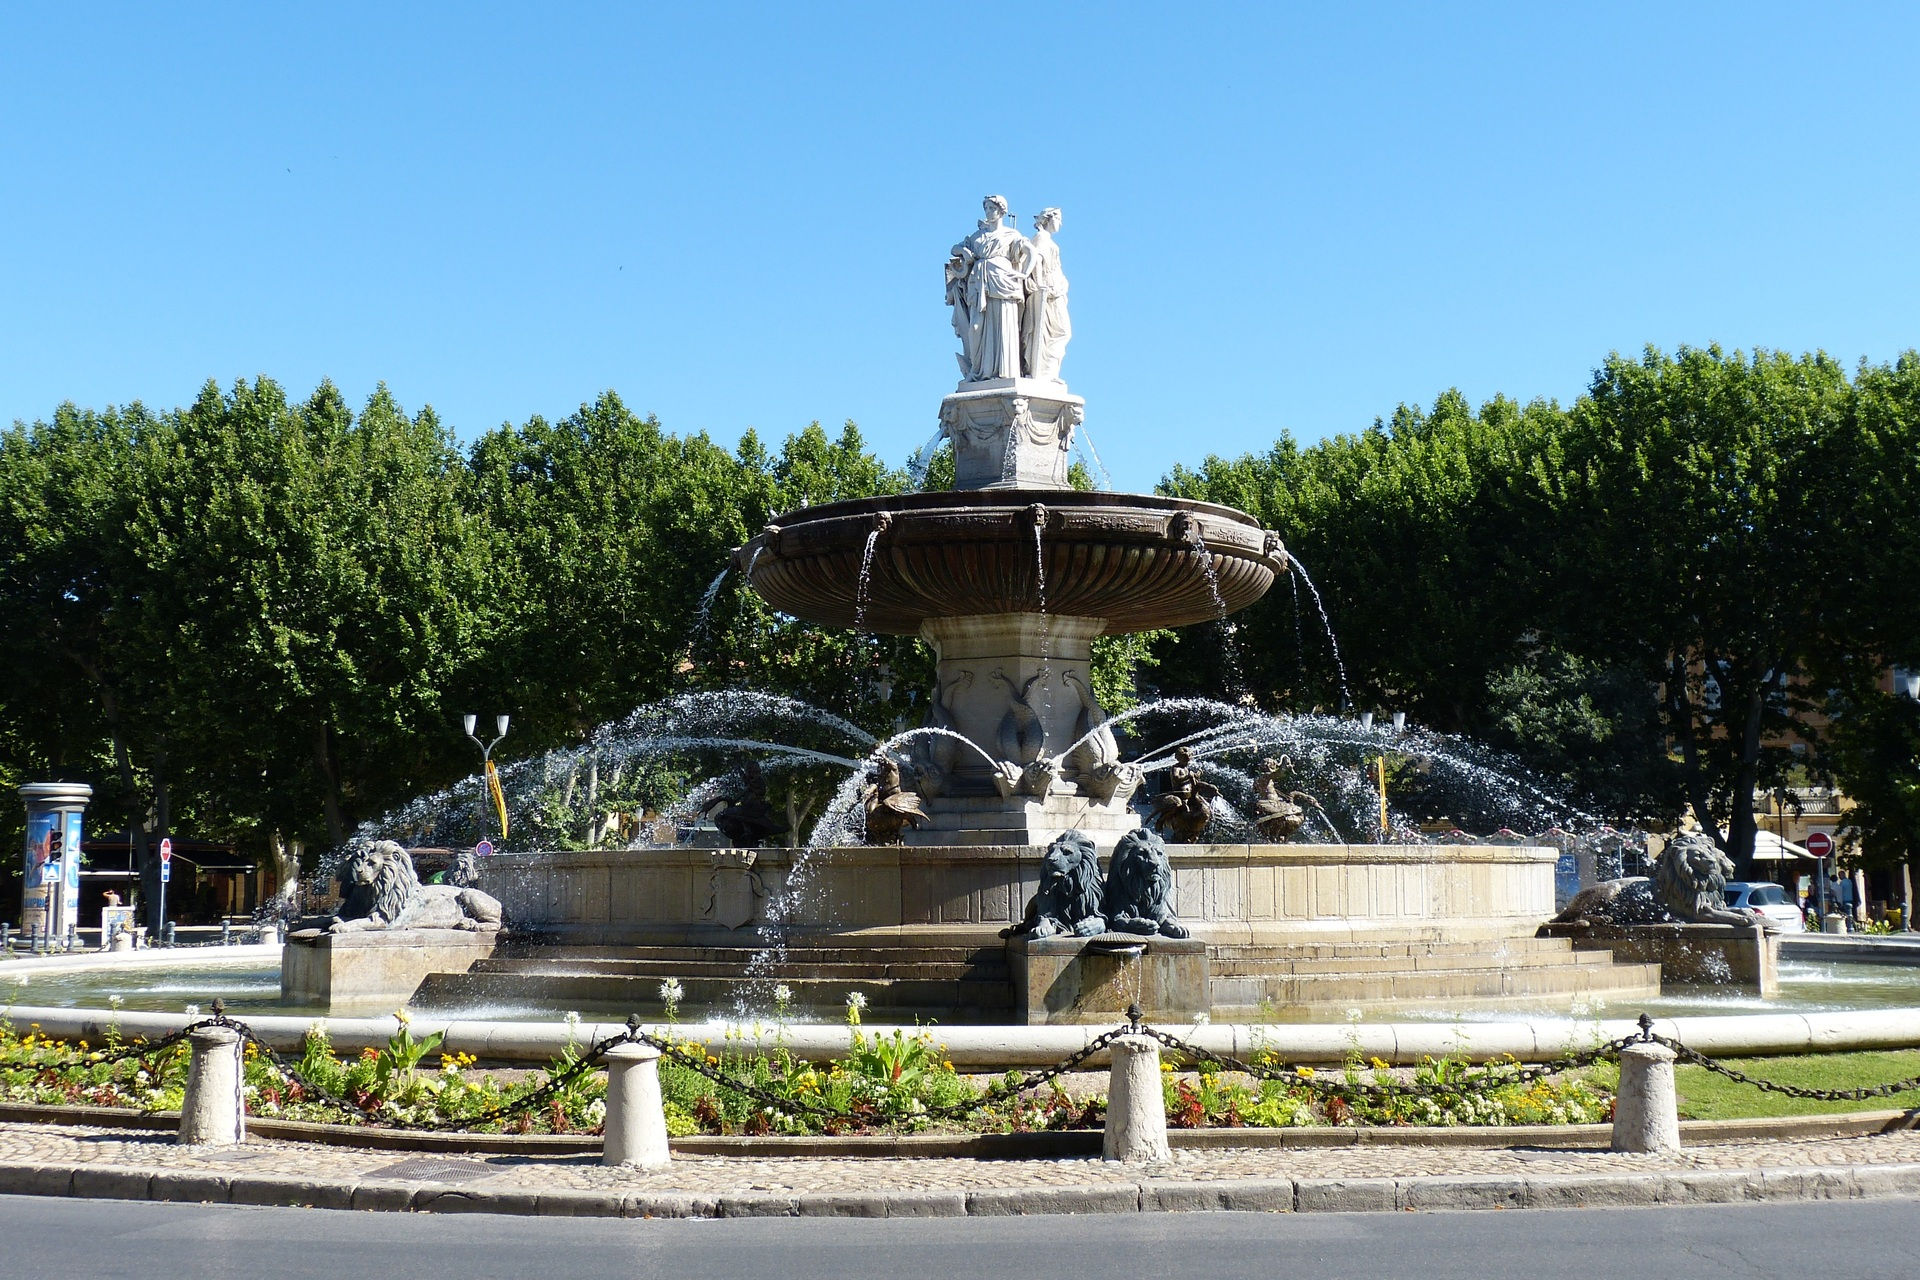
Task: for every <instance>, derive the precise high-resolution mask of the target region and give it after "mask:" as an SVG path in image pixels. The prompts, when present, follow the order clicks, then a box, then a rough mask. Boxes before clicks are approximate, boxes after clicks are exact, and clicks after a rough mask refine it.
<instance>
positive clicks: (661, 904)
mask: <svg viewBox="0 0 1920 1280" xmlns="http://www.w3.org/2000/svg"><path fill="white" fill-rule="evenodd" d="M796 852H800V853H801V854H802V862H801V867H800V870H799V871H798V872H797V873H796V871H795V869H794V856H795V854H796ZM1043 853H1044V850H1042V849H1041V848H1039V847H1036V846H1028V845H1006V846H985V847H935V848H906V847H888V848H874V847H864V846H856V847H840V848H831V849H819V850H812V851H795V850H787V849H765V850H758V851H753V856H752V857H751V859H749V858H748V857H747V856H746V852H745V851H740V850H706V849H685V848H667V849H639V850H616V851H598V852H589V853H553V854H547V853H531V854H499V855H496V856H494V857H492V858H490V859H487V860H486V861H485V862H484V863H483V864H482V874H483V879H482V882H481V886H480V887H481V888H483V889H485V890H486V891H487V892H488V893H491V894H493V895H494V896H495V897H497V898H499V899H500V900H501V902H502V903H503V904H504V905H505V907H506V910H507V914H508V919H509V920H510V922H512V923H513V924H514V925H515V926H517V927H522V928H529V929H532V930H534V931H536V932H539V933H542V934H546V935H548V936H551V937H553V938H554V939H556V940H558V941H562V942H567V943H574V944H608V945H618V944H622V943H628V944H643V943H646V944H660V943H673V942H682V941H684V942H689V943H713V942H732V943H734V944H735V945H738V944H740V943H742V942H747V941H750V940H751V939H752V937H753V933H754V930H753V928H752V926H753V925H754V924H757V923H760V922H762V921H764V919H765V916H766V908H767V904H768V902H769V901H770V900H771V899H772V898H774V897H776V896H777V895H779V894H780V893H781V891H782V889H783V888H784V886H785V885H786V883H787V881H788V878H789V877H793V878H794V879H795V880H796V882H797V883H798V884H799V885H800V886H801V887H802V888H801V892H800V894H799V896H798V899H797V902H796V904H795V906H794V908H793V910H792V912H791V914H790V916H789V918H788V920H787V922H786V923H787V926H788V929H789V931H790V932H791V933H794V934H803V935H818V936H845V937H847V938H848V939H849V940H850V941H851V940H855V939H858V940H861V941H870V942H871V943H873V944H874V945H876V946H886V945H955V944H973V943H982V944H983V943H988V942H991V941H993V940H995V939H997V937H998V935H999V932H1000V930H1002V929H1004V928H1006V927H1007V926H1008V925H1011V924H1014V923H1017V922H1018V921H1019V920H1020V919H1021V918H1022V916H1023V915H1024V913H1025V910H1026V905H1027V901H1028V899H1029V898H1031V897H1032V896H1033V893H1034V890H1035V889H1036V887H1037V886H1038V884H1039V879H1040V863H1041V857H1042V855H1043ZM1169 853H1170V855H1171V859H1172V863H1173V872H1174V892H1175V910H1176V911H1177V912H1178V914H1179V915H1180V917H1181V919H1182V920H1183V921H1185V922H1186V923H1187V925H1188V926H1189V927H1190V928H1191V929H1192V930H1193V934H1194V936H1195V937H1196V938H1199V939H1202V940H1204V941H1207V942H1213V943H1254V944H1289V943H1305V942H1343V941H1376V940H1378V941H1386V940H1395V941H1399V940H1436V941H1456V942H1457V941H1462V940H1471V939H1475V938H1505V937H1524V936H1529V935H1531V934H1532V933H1533V932H1534V930H1535V929H1536V928H1538V927H1539V925H1540V922H1541V921H1543V920H1545V919H1547V918H1548V917H1549V916H1551V915H1552V914H1553V910H1554V905H1553V869H1554V863H1555V861H1556V859H1557V857H1558V853H1557V851H1556V850H1554V849H1550V848H1539V847H1532V846H1487V845H1350V846H1348V845H1299V844H1286V845H1271V844H1207V845H1172V846H1169Z"/></svg>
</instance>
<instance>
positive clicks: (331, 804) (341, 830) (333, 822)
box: [313, 720, 347, 849]
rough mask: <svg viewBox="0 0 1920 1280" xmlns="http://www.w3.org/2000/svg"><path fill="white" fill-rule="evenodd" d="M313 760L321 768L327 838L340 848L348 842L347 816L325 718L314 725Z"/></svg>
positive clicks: (321, 787)
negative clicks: (341, 806) (344, 810)
mask: <svg viewBox="0 0 1920 1280" xmlns="http://www.w3.org/2000/svg"><path fill="white" fill-rule="evenodd" d="M313 762H314V764H315V765H316V766H317V767H318V768H319V770H320V803H321V805H322V807H323V808H324V809H325V810H326V815H327V839H329V840H331V841H332V842H333V847H334V848H336V849H338V848H339V847H340V846H341V845H343V844H345V843H346V842H347V818H346V814H345V813H343V812H342V811H341V808H340V769H339V766H338V765H337V764H336V763H335V761H334V758H333V735H332V734H331V733H330V732H329V731H328V729H327V725H326V722H325V721H324V720H323V721H321V722H320V723H319V724H317V725H315V726H314V737H313Z"/></svg>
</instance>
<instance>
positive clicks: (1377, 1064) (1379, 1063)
mask: <svg viewBox="0 0 1920 1280" xmlns="http://www.w3.org/2000/svg"><path fill="white" fill-rule="evenodd" d="M1368 1061H1370V1062H1371V1063H1372V1064H1373V1069H1374V1070H1375V1071H1385V1070H1386V1069H1387V1067H1388V1065H1389V1064H1388V1062H1387V1060H1386V1059H1385V1058H1370V1059H1368Z"/></svg>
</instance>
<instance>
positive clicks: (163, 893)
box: [155, 836, 173, 941]
mask: <svg viewBox="0 0 1920 1280" xmlns="http://www.w3.org/2000/svg"><path fill="white" fill-rule="evenodd" d="M171 879H173V837H172V836H167V837H164V838H163V839H162V840H161V841H160V927H159V928H158V929H157V930H156V931H155V932H156V933H157V934H164V933H165V932H166V931H167V881H169V880H171ZM158 940H159V939H158V938H157V937H156V938H155V941H158Z"/></svg>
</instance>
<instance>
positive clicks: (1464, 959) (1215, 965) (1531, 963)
mask: <svg viewBox="0 0 1920 1280" xmlns="http://www.w3.org/2000/svg"><path fill="white" fill-rule="evenodd" d="M1612 963H1613V953H1612V952H1610V951H1568V952H1550V953H1547V954H1545V955H1535V956H1527V957H1524V958H1521V959H1517V960H1516V958H1515V957H1513V956H1500V955H1492V954H1484V955H1472V954H1447V955H1431V956H1420V955H1415V956H1391V957H1389V956H1366V957H1360V958H1349V959H1305V960H1302V959H1286V958H1280V957H1256V958H1252V959H1248V958H1245V957H1240V956H1227V955H1216V956H1215V957H1213V962H1212V970H1213V972H1214V973H1216V974H1229V975H1240V974H1272V975H1276V976H1285V975H1291V974H1313V973H1324V974H1352V975H1356V976H1357V975H1360V974H1381V973H1389V974H1390V973H1408V972H1412V973H1429V972H1433V973H1438V972H1446V971H1451V970H1467V969H1504V968H1512V967H1524V968H1529V969H1552V968H1567V967H1573V968H1597V969H1604V968H1606V967H1608V966H1609V965H1611V964H1612Z"/></svg>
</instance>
